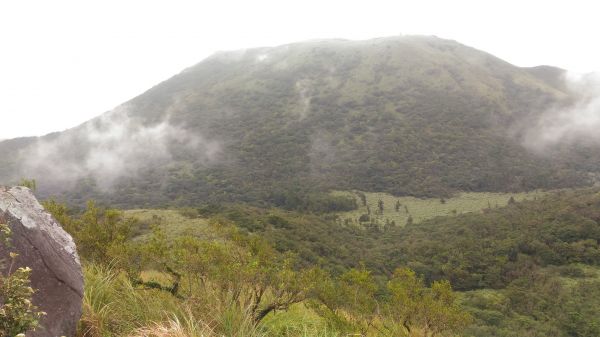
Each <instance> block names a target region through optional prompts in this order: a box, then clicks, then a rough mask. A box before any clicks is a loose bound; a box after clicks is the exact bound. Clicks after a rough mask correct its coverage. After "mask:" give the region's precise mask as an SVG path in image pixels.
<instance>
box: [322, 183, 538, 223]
mask: <svg viewBox="0 0 600 337" xmlns="http://www.w3.org/2000/svg"><path fill="white" fill-rule="evenodd" d="M360 193H364V195H365V196H366V201H367V205H366V206H365V205H363V203H362V200H361V198H360V197H359V195H360ZM547 193H548V192H543V191H532V192H523V193H486V192H468V193H460V194H457V195H456V196H454V197H452V198H448V199H439V198H422V199H421V198H414V197H395V196H393V195H391V194H387V193H368V192H359V191H356V192H349V191H335V192H333V194H336V195H347V196H352V197H354V198H356V202H357V204H358V205H359V208H358V209H356V210H354V211H350V212H340V213H338V216H339V221H340V222H342V223H345V224H355V225H359V224H360V222H361V221H359V218H360V217H361V215H364V214H367V215H369V219H370V222H374V223H377V224H379V225H385V224H386V223H394V224H396V225H397V226H404V225H406V224H407V223H408V222H409V221H410V220H409V219H410V218H412V221H413V223H419V222H422V221H424V220H427V219H431V218H435V217H438V216H451V215H458V214H463V213H470V212H480V211H482V210H484V209H487V208H498V207H502V206H506V205H507V204H508V202H509V200H510V198H511V197H512V198H514V200H515V201H522V200H533V199H536V198H540V197H542V196H544V195H545V194H547ZM379 200H381V201H383V208H384V209H383V213H381V212H380V211H379V205H378V203H379ZM397 202H399V203H400V205H399V209H398V210H396V203H397ZM363 222H365V221H363Z"/></svg>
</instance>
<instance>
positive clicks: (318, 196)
mask: <svg viewBox="0 0 600 337" xmlns="http://www.w3.org/2000/svg"><path fill="white" fill-rule="evenodd" d="M562 74H563V72H562V71H561V70H560V69H556V68H551V67H538V68H518V67H515V66H513V65H511V64H508V63H506V62H504V61H502V60H500V59H498V58H496V57H494V56H492V55H489V54H486V53H484V52H481V51H478V50H475V49H473V48H470V47H467V46H464V45H461V44H459V43H457V42H454V41H449V40H442V39H439V38H435V37H418V36H417V37H410V36H408V37H398V38H386V39H375V40H369V41H360V42H353V41H345V40H324V41H312V42H304V43H297V44H291V45H285V46H280V47H275V48H258V49H251V50H242V51H237V52H223V53H217V54H215V55H213V56H212V57H209V58H208V59H206V60H204V61H202V62H201V63H199V64H197V65H195V66H193V67H190V68H188V69H186V70H185V71H183V72H182V73H180V74H178V75H176V76H174V77H173V78H171V79H169V80H167V81H165V82H163V83H161V84H159V85H157V86H156V87H154V88H152V89H150V90H148V91H147V92H145V93H144V94H142V95H140V96H138V97H136V98H134V99H133V100H131V101H129V102H127V103H124V104H123V105H122V106H120V107H118V108H116V109H115V110H113V111H111V112H108V113H106V114H104V115H103V116H101V117H98V118H96V119H94V120H91V121H89V122H87V123H85V124H84V125H81V126H79V127H76V128H74V129H71V130H67V131H64V132H62V133H56V134H52V135H48V136H45V137H42V138H39V139H22V140H13V141H5V142H2V143H0V157H1V158H3V160H2V161H1V162H0V163H1V164H0V165H1V166H0V182H3V183H9V182H13V181H16V180H18V179H19V178H20V177H22V176H25V177H31V178H37V180H38V185H39V193H40V194H41V195H42V196H48V195H61V196H62V198H64V199H65V200H67V201H69V202H70V203H73V204H78V205H83V204H84V203H85V201H86V200H87V199H89V198H94V199H96V200H99V201H102V202H106V203H109V204H111V205H116V206H123V207H134V206H162V205H194V204H197V203H200V202H209V201H210V202H224V201H225V202H231V201H235V202H239V201H242V202H250V203H253V204H255V205H261V204H262V205H264V204H269V205H275V206H281V207H284V208H288V209H298V210H313V211H318V209H314V205H316V204H317V205H322V204H328V205H331V209H330V210H336V211H337V210H343V209H348V207H349V206H348V205H347V204H345V202H346V201H344V200H333V201H332V200H328V199H329V197H328V196H327V195H325V194H323V192H326V191H328V190H331V189H336V190H349V189H357V190H362V191H367V192H388V193H390V194H393V195H397V196H400V195H404V196H417V197H422V196H430V197H431V196H434V197H446V196H449V195H451V194H453V193H454V192H457V191H525V190H532V189H538V188H545V189H549V188H562V187H576V186H585V185H589V184H590V183H591V176H590V175H589V172H596V171H598V169H599V168H600V166H599V165H598V163H599V160H598V158H599V157H598V155H597V154H595V153H597V151H594V149H595V147H594V145H593V144H591V145H590V144H588V146H587V147H573V146H571V145H561V147H557V148H556V149H553V150H552V151H554V152H548V153H551V155H548V154H547V153H546V154H544V153H539V152H533V151H531V150H529V149H527V148H526V147H524V146H523V142H522V137H523V135H524V133H525V128H526V127H527V126H530V124H531V123H530V122H531V121H532V120H535V118H536V116H538V115H539V114H541V113H542V112H544V111H546V110H547V109H548V108H550V107H557V106H568V105H569V104H572V103H573V101H574V100H575V94H574V93H572V92H570V91H569V89H568V88H567V86H566V85H565V84H564V82H563V81H562V78H561V76H562ZM340 203H341V204H340ZM318 207H320V206H318ZM318 207H317V208H318Z"/></svg>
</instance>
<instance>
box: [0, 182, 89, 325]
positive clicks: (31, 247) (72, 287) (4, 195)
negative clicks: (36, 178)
mask: <svg viewBox="0 0 600 337" xmlns="http://www.w3.org/2000/svg"><path fill="white" fill-rule="evenodd" d="M0 222H1V223H6V224H8V225H9V227H10V228H11V229H12V237H11V241H12V247H10V249H9V248H8V247H5V246H4V245H0V257H3V258H6V257H8V254H9V251H13V252H16V253H18V254H19V256H18V257H17V260H16V263H17V266H18V267H23V266H27V267H30V268H31V269H32V270H33V271H32V274H31V283H32V287H33V288H34V289H37V292H36V294H35V295H34V298H33V302H34V304H35V305H37V306H38V307H39V308H40V309H41V310H42V311H45V312H46V313H47V316H45V317H44V318H43V319H42V321H41V327H40V328H38V329H37V330H36V331H35V332H30V333H28V334H27V336H31V337H46V336H48V337H58V336H73V335H74V334H75V330H76V327H77V322H78V321H79V318H80V317H81V305H82V298H83V275H82V272H81V264H80V262H79V256H78V255H77V250H76V248H75V243H74V242H73V239H72V238H71V236H70V235H69V234H67V233H66V232H65V231H64V230H63V229H62V228H61V226H60V225H59V224H58V222H57V221H56V220H54V218H52V216H51V215H50V214H48V213H47V212H46V211H45V210H44V208H43V207H42V206H41V205H40V204H39V202H38V201H37V199H36V198H35V196H33V194H32V193H31V191H30V190H29V189H28V188H25V187H13V188H6V187H1V186H0Z"/></svg>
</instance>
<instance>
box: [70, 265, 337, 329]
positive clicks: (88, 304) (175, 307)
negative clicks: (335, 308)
mask: <svg viewBox="0 0 600 337" xmlns="http://www.w3.org/2000/svg"><path fill="white" fill-rule="evenodd" d="M84 277H85V294H84V300H83V316H82V318H81V321H80V325H79V329H78V334H77V336H78V337H113V336H114V337H117V336H119V337H121V336H130V337H223V336H227V337H266V336H281V337H305V336H306V337H308V336H318V337H320V336H322V337H334V336H339V334H337V333H336V332H335V331H334V330H333V329H328V328H326V327H323V326H322V324H321V322H320V321H318V320H317V318H315V316H312V315H311V314H310V313H309V312H307V311H303V310H302V309H295V310H292V311H290V312H282V313H278V314H275V315H271V316H270V317H268V318H267V319H266V320H265V322H263V323H262V324H260V325H256V324H255V322H254V320H253V318H252V315H251V314H250V310H249V308H244V307H243V306H239V305H234V304H228V303H227V301H223V300H222V298H220V297H219V296H217V295H215V294H211V293H210V292H204V293H198V294H197V295H196V296H194V297H193V298H192V299H189V300H183V299H179V298H177V297H174V296H172V295H171V294H169V293H167V292H164V291H160V290H147V289H142V288H140V287H136V286H134V285H133V284H132V282H131V281H130V280H129V279H128V278H127V277H126V275H124V274H122V273H120V272H118V271H116V270H115V269H111V268H108V267H100V266H97V265H93V264H92V265H88V266H86V267H85V268H84Z"/></svg>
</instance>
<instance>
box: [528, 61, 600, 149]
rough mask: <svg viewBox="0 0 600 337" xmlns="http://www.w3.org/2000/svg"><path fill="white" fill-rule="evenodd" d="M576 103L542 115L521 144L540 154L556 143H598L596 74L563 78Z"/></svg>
mask: <svg viewBox="0 0 600 337" xmlns="http://www.w3.org/2000/svg"><path fill="white" fill-rule="evenodd" d="M565 81H566V83H567V87H568V88H569V89H570V90H571V91H572V92H573V93H575V95H577V100H576V102H575V103H574V104H571V105H570V106H569V107H567V108H553V109H550V110H548V111H546V112H545V113H543V114H542V115H541V116H540V117H539V119H538V120H537V121H536V122H535V123H534V124H533V125H532V126H530V127H529V129H528V130H527V132H526V133H525V145H526V146H527V147H529V148H531V149H534V150H537V151H544V150H546V149H549V148H552V147H553V146H556V145H558V144H560V143H596V144H600V74H598V73H593V74H585V75H577V74H572V73H567V74H566V75H565Z"/></svg>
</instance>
